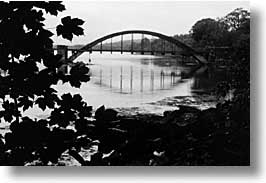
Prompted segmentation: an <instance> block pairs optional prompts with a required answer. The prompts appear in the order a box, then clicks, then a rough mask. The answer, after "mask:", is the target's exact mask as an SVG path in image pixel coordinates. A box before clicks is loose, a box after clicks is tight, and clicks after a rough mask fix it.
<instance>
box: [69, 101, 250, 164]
mask: <svg viewBox="0 0 266 183" xmlns="http://www.w3.org/2000/svg"><path fill="white" fill-rule="evenodd" d="M227 105H228V104H227V103H224V104H221V105H217V106H216V107H212V108H208V109H204V110H200V109H197V108H196V107H190V106H185V105H179V106H178V109H177V110H174V111H165V112H164V115H163V116H160V115H153V114H146V115H145V114H139V115H132V116H130V117H128V116H117V114H118V112H117V111H115V110H113V109H104V107H102V108H100V109H98V110H97V111H96V116H95V119H96V120H95V121H93V122H91V123H90V125H85V126H83V128H82V131H84V128H87V130H88V131H90V136H93V139H94V140H95V139H97V140H98V142H99V143H98V144H97V150H96V151H94V152H93V153H91V154H90V157H89V158H88V157H87V158H86V157H85V159H83V158H84V157H82V156H83V155H84V154H85V152H84V149H83V152H82V151H81V152H79V153H78V152H76V151H74V152H73V151H72V152H68V153H70V154H71V155H72V156H74V157H76V160H74V161H75V163H76V165H78V164H79V165H86V166H87V165H102V166H105V165H112V166H118V165H119V166H121V165H141V166H148V165H153V166H156V165H157V166H158V165H160V166H166V165H176V166H186V165H194V166H198V165H204V166H208V165H216V166H217V165H249V148H246V147H247V145H248V144H247V142H249V141H248V139H249V126H248V125H246V124H245V123H243V124H242V123H236V122H237V121H234V120H231V119H230V120H228V119H227V113H228V110H229V109H228V107H227ZM91 133H93V135H92V134H91ZM88 135H89V133H88ZM86 159H87V160H86ZM88 159H89V160H88ZM72 160H73V159H72ZM77 160H78V161H77Z"/></svg>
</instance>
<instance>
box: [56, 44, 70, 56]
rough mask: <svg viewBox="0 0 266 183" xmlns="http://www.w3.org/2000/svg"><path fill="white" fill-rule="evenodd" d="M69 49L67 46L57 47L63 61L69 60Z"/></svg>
mask: <svg viewBox="0 0 266 183" xmlns="http://www.w3.org/2000/svg"><path fill="white" fill-rule="evenodd" d="M67 51H68V48H67V46H65V45H58V46H57V54H58V55H62V58H61V59H62V60H67V59H68V54H67Z"/></svg>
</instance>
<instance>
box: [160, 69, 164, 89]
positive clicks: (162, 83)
mask: <svg viewBox="0 0 266 183" xmlns="http://www.w3.org/2000/svg"><path fill="white" fill-rule="evenodd" d="M160 87H161V89H162V88H164V72H163V70H161V78H160Z"/></svg>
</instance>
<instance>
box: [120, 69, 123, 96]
mask: <svg viewBox="0 0 266 183" xmlns="http://www.w3.org/2000/svg"><path fill="white" fill-rule="evenodd" d="M122 89H123V67H122V66H121V73H120V92H122Z"/></svg>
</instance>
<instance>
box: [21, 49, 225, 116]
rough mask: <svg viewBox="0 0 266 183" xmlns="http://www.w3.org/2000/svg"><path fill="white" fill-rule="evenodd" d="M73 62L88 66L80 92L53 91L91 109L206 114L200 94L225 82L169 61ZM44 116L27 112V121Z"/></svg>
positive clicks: (65, 87)
mask: <svg viewBox="0 0 266 183" xmlns="http://www.w3.org/2000/svg"><path fill="white" fill-rule="evenodd" d="M76 61H82V62H85V63H87V64H89V68H90V74H91V78H90V81H89V82H87V83H83V84H82V85H81V87H80V88H73V87H71V86H70V84H68V83H66V84H62V83H59V84H58V85H57V86H55V87H54V88H55V89H57V90H58V93H59V94H60V95H61V94H64V93H72V94H76V93H78V94H80V95H81V96H82V97H83V99H84V100H85V101H86V102H87V103H88V104H89V105H91V106H93V108H94V109H97V108H98V107H100V106H101V105H105V106H106V107H108V108H109V107H110V108H116V109H118V110H120V111H123V112H129V111H131V112H136V113H157V114H162V113H163V111H165V110H173V109H174V108H175V107H176V105H171V104H173V103H177V104H189V103H192V104H193V103H195V105H198V106H201V107H203V108H204V107H205V108H206V107H208V106H209V105H212V104H213V103H212V102H209V101H211V100H212V99H210V100H209V99H206V96H208V95H205V94H206V93H208V94H209V93H210V90H211V89H212V88H214V87H215V85H216V83H217V82H218V81H220V80H223V79H224V78H225V77H226V74H225V72H224V70H223V69H217V68H210V67H207V66H204V67H199V66H198V65H196V64H192V63H190V64H184V63H182V62H181V59H178V58H174V57H171V56H152V55H131V54H127V53H123V54H121V53H112V54H111V53H103V54H100V53H98V52H95V53H92V54H89V53H84V54H82V55H81V56H80V57H78V58H77V59H76ZM202 100H204V101H205V102H202ZM208 102H209V103H208ZM127 109H131V110H127ZM48 114H49V111H48V110H47V111H45V112H43V111H41V110H40V109H38V108H33V109H30V110H28V111H26V115H30V116H32V117H37V118H40V117H45V116H48Z"/></svg>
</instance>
